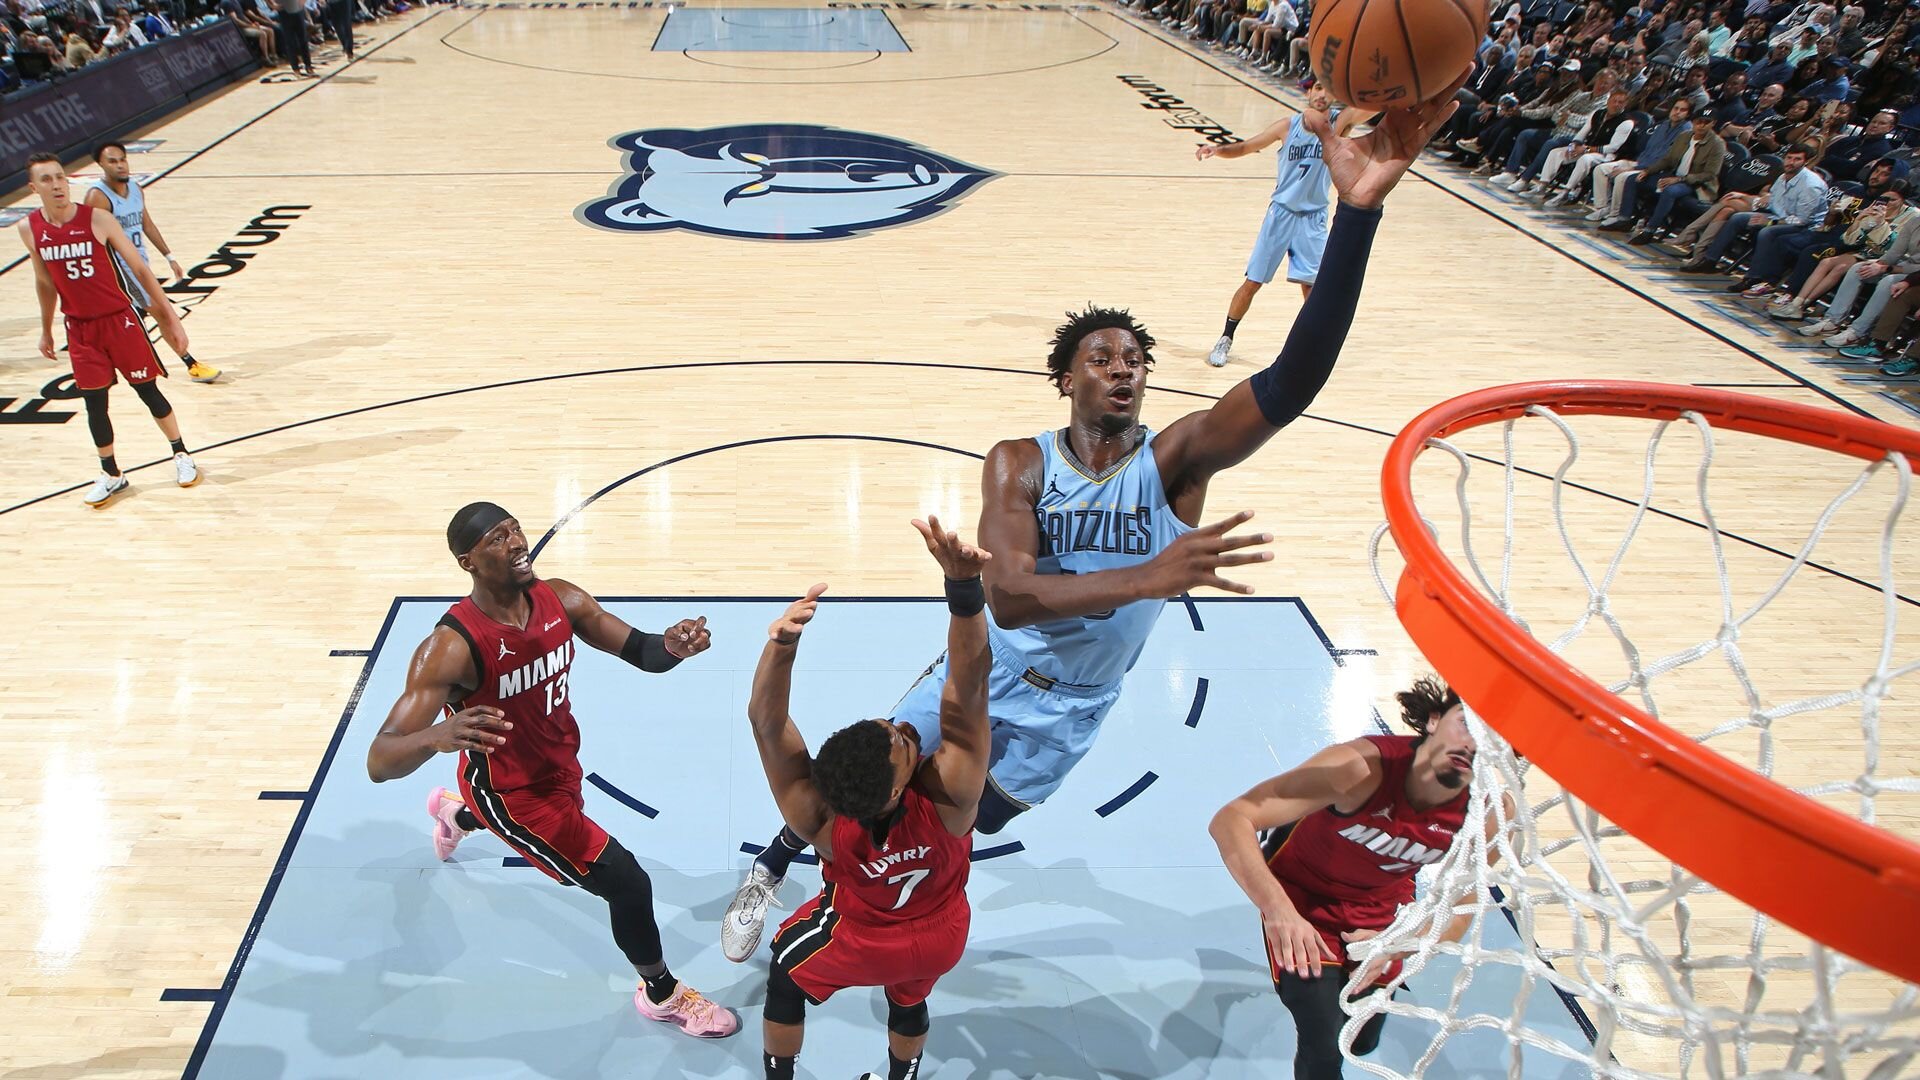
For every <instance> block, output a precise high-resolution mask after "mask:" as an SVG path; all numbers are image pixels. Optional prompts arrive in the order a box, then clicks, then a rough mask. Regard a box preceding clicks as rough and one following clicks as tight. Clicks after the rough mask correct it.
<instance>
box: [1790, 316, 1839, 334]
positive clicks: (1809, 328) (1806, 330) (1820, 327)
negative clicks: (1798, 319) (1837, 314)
mask: <svg viewBox="0 0 1920 1080" xmlns="http://www.w3.org/2000/svg"><path fill="white" fill-rule="evenodd" d="M1793 332H1794V333H1796V334H1799V335H1800V336H1801V337H1817V338H1823V337H1830V336H1832V335H1833V334H1837V333H1839V332H1840V324H1839V323H1837V322H1834V321H1833V320H1832V319H1821V320H1820V321H1819V322H1817V323H1808V324H1807V325H1805V326H1796V327H1794V328H1793Z"/></svg>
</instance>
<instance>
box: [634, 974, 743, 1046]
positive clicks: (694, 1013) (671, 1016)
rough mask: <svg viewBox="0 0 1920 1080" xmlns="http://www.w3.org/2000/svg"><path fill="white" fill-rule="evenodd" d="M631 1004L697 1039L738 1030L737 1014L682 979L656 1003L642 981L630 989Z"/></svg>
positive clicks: (716, 1037)
mask: <svg viewBox="0 0 1920 1080" xmlns="http://www.w3.org/2000/svg"><path fill="white" fill-rule="evenodd" d="M633 1007H634V1008H636V1009H638V1010H640V1015H641V1016H644V1017H646V1018H647V1019H649V1020H658V1021H660V1022H661V1023H664V1024H673V1025H675V1026H676V1027H678V1028H679V1029H680V1030H681V1031H684V1032H686V1033H687V1034H689V1035H692V1036H693V1037H694V1038H696V1039H724V1038H726V1037H727V1036H729V1035H731V1034H733V1033H734V1032H736V1031H739V1030H740V1017H739V1014H737V1013H735V1012H734V1011H733V1010H732V1009H723V1008H721V1007H720V1006H718V1005H715V1004H714V1003H713V1002H711V1001H708V1000H707V999H706V998H703V997H701V996H700V991H698V990H695V989H694V988H693V987H691V986H688V985H687V984H686V983H681V984H680V985H679V989H677V990H675V991H674V992H673V996H672V997H670V998H668V999H667V1001H666V1004H664V1005H655V1004H654V1003H653V1002H652V1001H650V1000H648V999H647V988H646V985H645V984H644V983H643V984H641V986H640V989H638V990H635V991H634V992H633Z"/></svg>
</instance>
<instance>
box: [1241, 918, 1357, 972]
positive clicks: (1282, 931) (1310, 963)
mask: <svg viewBox="0 0 1920 1080" xmlns="http://www.w3.org/2000/svg"><path fill="white" fill-rule="evenodd" d="M1260 923H1261V926H1262V927H1263V928H1264V929H1265V930H1266V933H1267V948H1269V949H1272V950H1273V959H1274V962H1275V963H1277V964H1279V965H1280V970H1281V971H1287V972H1292V973H1293V974H1294V975H1297V976H1299V977H1300V978H1303V979H1317V978H1319V977H1320V968H1321V965H1322V964H1325V963H1331V962H1336V961H1338V960H1339V959H1340V958H1339V957H1338V956H1335V955H1334V953H1333V950H1332V949H1330V948H1328V947H1327V940H1326V939H1325V938H1323V937H1321V936H1320V931H1318V930H1316V929H1314V926H1313V924H1312V923H1310V922H1308V921H1307V920H1306V918H1305V917H1304V916H1302V915H1301V914H1300V913H1299V912H1298V911H1295V910H1294V909H1293V908H1292V907H1288V908H1287V909H1286V910H1285V911H1263V912H1261V913H1260Z"/></svg>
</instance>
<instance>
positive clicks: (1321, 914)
mask: <svg viewBox="0 0 1920 1080" xmlns="http://www.w3.org/2000/svg"><path fill="white" fill-rule="evenodd" d="M1277 880H1278V881H1279V882H1280V887H1281V888H1283V889H1285V890H1286V891H1287V899H1289V900H1292V901H1293V907H1294V910H1296V911H1298V912H1299V913H1300V917H1301V918H1303V919H1305V920H1307V921H1308V922H1309V923H1312V924H1313V928H1314V929H1315V930H1318V931H1319V932H1320V940H1321V941H1324V942H1326V943H1327V948H1328V949H1330V950H1332V952H1333V955H1334V956H1335V957H1336V958H1337V959H1335V960H1332V961H1327V960H1325V959H1324V958H1323V962H1324V963H1327V964H1328V965H1329V966H1334V965H1338V967H1339V968H1340V977H1342V978H1345V977H1346V976H1347V975H1350V974H1352V970H1353V968H1355V967H1358V966H1359V965H1358V963H1357V962H1355V961H1353V960H1350V959H1348V957H1347V943H1346V942H1345V941H1343V940H1341V938H1340V935H1341V934H1343V933H1345V932H1347V931H1349V930H1385V929H1386V928H1387V927H1388V926H1389V925H1391V924H1392V923H1393V917H1394V916H1395V915H1397V914H1398V913H1399V911H1400V905H1398V904H1397V903H1394V902H1393V901H1391V900H1380V901H1355V900H1339V899H1336V898H1334V897H1330V896H1321V895H1319V894H1317V893H1310V892H1308V891H1306V890H1305V889H1302V888H1300V887H1299V886H1298V885H1295V884H1294V883H1293V882H1291V881H1288V880H1286V879H1285V878H1278V879H1277ZM1260 936H1261V937H1262V938H1263V939H1264V938H1265V937H1266V934H1265V933H1262V934H1261V935H1260ZM1400 963H1401V962H1400V961H1399V960H1398V959H1394V960H1391V961H1388V963H1387V966H1386V968H1385V970H1383V971H1381V973H1380V977H1379V979H1377V980H1375V981H1376V982H1386V981H1388V980H1389V979H1392V978H1393V977H1394V976H1396V975H1398V974H1399V973H1400ZM1267 971H1268V972H1269V973H1270V974H1272V976H1273V981H1274V982H1279V981H1280V960H1279V958H1277V957H1275V956H1274V955H1273V944H1272V943H1271V942H1268V943H1267ZM1324 977H1325V976H1322V978H1324Z"/></svg>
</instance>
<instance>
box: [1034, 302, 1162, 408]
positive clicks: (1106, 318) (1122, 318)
mask: <svg viewBox="0 0 1920 1080" xmlns="http://www.w3.org/2000/svg"><path fill="white" fill-rule="evenodd" d="M1099 330H1125V331H1126V332H1127V333H1129V334H1132V335H1133V340H1135V341H1137V342H1139V343H1140V360H1141V362H1142V363H1144V364H1145V365H1146V366H1147V368H1148V369H1149V370H1151V369H1152V367H1153V346H1154V340H1153V335H1152V334H1149V333H1147V328H1146V327H1144V326H1141V325H1140V324H1139V323H1138V322H1136V321H1134V318H1133V314H1132V313H1131V312H1129V311H1128V310H1127V309H1126V308H1104V307H1094V306H1093V305H1092V304H1088V305H1087V308H1086V310H1085V311H1082V312H1079V313H1077V314H1076V313H1074V312H1071V311H1069V312H1067V321H1066V322H1064V323H1062V324H1060V328H1059V329H1057V330H1055V331H1054V332H1053V351H1052V352H1051V353H1049V354H1047V377H1048V378H1050V379H1052V380H1053V385H1054V388H1055V389H1057V390H1060V396H1061V397H1066V396H1067V392H1066V390H1064V389H1061V387H1060V382H1061V380H1062V379H1064V378H1066V375H1067V369H1068V368H1069V367H1071V366H1073V354H1074V353H1076V352H1078V351H1079V349H1080V342H1082V341H1083V340H1085V339H1086V336H1087V335H1088V334H1091V333H1094V332H1095V331H1099Z"/></svg>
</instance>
